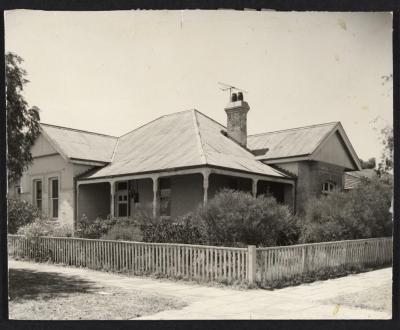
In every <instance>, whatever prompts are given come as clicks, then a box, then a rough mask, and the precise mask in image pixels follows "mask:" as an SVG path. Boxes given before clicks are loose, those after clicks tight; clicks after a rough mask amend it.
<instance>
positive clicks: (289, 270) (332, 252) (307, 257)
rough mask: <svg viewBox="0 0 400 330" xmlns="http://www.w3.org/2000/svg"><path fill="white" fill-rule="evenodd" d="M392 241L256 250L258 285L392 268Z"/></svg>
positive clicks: (385, 239)
mask: <svg viewBox="0 0 400 330" xmlns="http://www.w3.org/2000/svg"><path fill="white" fill-rule="evenodd" d="M392 244H393V243H392V238H391V237H387V238H386V237H385V238H371V239H360V240H351V241H337V242H326V243H313V244H302V245H293V246H280V247H268V248H258V249H257V275H256V276H257V279H256V280H257V282H258V283H260V284H261V285H262V286H270V285H271V284H272V283H274V281H282V280H290V279H295V278H301V277H303V276H307V275H310V274H316V273H317V274H318V272H323V271H326V272H334V271H337V272H340V271H343V270H352V269H355V270H363V269H366V268H378V267H382V266H385V265H390V264H391V262H392V251H393V250H392Z"/></svg>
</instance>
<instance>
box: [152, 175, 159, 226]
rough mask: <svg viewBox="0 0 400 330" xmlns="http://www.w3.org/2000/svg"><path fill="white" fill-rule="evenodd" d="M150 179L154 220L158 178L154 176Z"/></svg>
mask: <svg viewBox="0 0 400 330" xmlns="http://www.w3.org/2000/svg"><path fill="white" fill-rule="evenodd" d="M152 179H153V218H156V217H157V209H158V176H155V177H153V178H152Z"/></svg>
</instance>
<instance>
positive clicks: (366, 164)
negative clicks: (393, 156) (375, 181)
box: [360, 157, 376, 169]
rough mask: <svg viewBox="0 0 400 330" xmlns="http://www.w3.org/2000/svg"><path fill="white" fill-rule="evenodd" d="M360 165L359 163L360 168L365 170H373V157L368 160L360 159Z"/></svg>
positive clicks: (374, 164)
mask: <svg viewBox="0 0 400 330" xmlns="http://www.w3.org/2000/svg"><path fill="white" fill-rule="evenodd" d="M360 163H361V168H363V169H365V168H370V169H374V168H375V166H376V160H375V157H372V158H370V159H368V160H362V159H360Z"/></svg>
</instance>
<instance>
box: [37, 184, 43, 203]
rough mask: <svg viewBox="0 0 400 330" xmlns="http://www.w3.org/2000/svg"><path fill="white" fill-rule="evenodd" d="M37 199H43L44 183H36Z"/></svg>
mask: <svg viewBox="0 0 400 330" xmlns="http://www.w3.org/2000/svg"><path fill="white" fill-rule="evenodd" d="M36 198H37V199H42V181H36Z"/></svg>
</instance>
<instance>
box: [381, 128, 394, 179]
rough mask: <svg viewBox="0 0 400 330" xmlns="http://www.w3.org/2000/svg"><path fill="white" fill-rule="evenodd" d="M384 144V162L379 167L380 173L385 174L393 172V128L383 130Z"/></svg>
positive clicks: (382, 139) (382, 138)
mask: <svg viewBox="0 0 400 330" xmlns="http://www.w3.org/2000/svg"><path fill="white" fill-rule="evenodd" d="M381 134H382V137H381V141H382V144H383V150H382V160H381V162H380V163H379V165H378V173H380V174H385V173H388V172H390V171H392V170H393V150H394V140H393V127H392V126H386V127H385V128H383V129H382V130H381Z"/></svg>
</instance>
